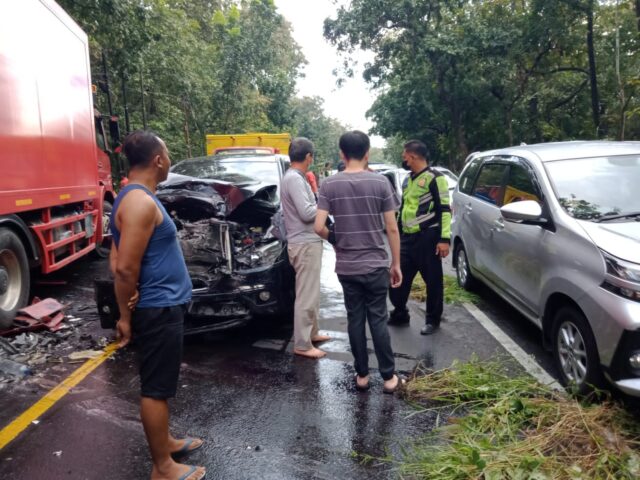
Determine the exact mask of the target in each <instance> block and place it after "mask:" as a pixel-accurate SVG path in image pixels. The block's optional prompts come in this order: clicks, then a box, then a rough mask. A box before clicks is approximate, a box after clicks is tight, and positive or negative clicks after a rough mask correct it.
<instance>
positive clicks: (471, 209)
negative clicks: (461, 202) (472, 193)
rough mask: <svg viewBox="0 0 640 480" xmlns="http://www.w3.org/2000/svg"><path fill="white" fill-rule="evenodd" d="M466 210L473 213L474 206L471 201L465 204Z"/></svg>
mask: <svg viewBox="0 0 640 480" xmlns="http://www.w3.org/2000/svg"><path fill="white" fill-rule="evenodd" d="M464 210H465V212H468V213H471V212H472V211H473V207H472V206H471V204H470V203H467V204H466V205H465V206H464Z"/></svg>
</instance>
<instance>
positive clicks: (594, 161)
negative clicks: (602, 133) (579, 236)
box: [545, 155, 640, 221]
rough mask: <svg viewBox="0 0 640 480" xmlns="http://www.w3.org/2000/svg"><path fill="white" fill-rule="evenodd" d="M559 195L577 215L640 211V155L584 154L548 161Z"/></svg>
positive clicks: (582, 217) (583, 217) (597, 217)
mask: <svg viewBox="0 0 640 480" xmlns="http://www.w3.org/2000/svg"><path fill="white" fill-rule="evenodd" d="M545 168H546V170H547V173H548V175H549V178H550V179H551V182H552V183H553V186H554V189H555V193H556V197H557V198H558V201H559V202H560V204H561V205H562V207H563V208H564V209H565V210H566V211H567V213H569V215H571V216H572V217H574V218H577V219H580V220H593V221H599V220H600V221H602V220H604V219H606V218H607V217H611V218H612V219H613V218H614V217H615V218H618V219H619V220H621V221H624V220H625V215H627V214H628V215H632V214H636V215H637V213H638V212H639V211H640V195H638V185H640V156H639V155H625V156H616V157H598V158H582V159H576V160H558V161H553V162H547V163H545Z"/></svg>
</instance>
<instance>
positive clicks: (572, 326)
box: [553, 306, 603, 396]
mask: <svg viewBox="0 0 640 480" xmlns="http://www.w3.org/2000/svg"><path fill="white" fill-rule="evenodd" d="M553 352H554V358H555V362H556V368H557V370H558V372H559V373H560V381H561V383H562V384H563V385H564V386H566V387H570V388H571V389H573V390H574V391H575V393H576V394H578V395H581V396H582V395H588V394H589V393H592V392H593V391H594V390H597V389H600V388H602V386H603V377H602V371H601V369H600V360H599V356H598V348H597V346H596V341H595V338H594V336H593V332H591V328H590V327H589V324H588V322H587V320H586V318H585V317H584V315H583V314H582V312H580V311H579V310H578V309H576V308H575V307H570V306H567V307H562V308H560V309H559V310H558V311H557V312H556V314H555V317H554V329H553Z"/></svg>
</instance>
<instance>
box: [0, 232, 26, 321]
mask: <svg viewBox="0 0 640 480" xmlns="http://www.w3.org/2000/svg"><path fill="white" fill-rule="evenodd" d="M28 297H29V261H28V259H27V252H26V251H25V249H24V246H23V245H22V242H21V241H20V238H18V236H17V235H16V234H15V233H13V232H12V231H11V230H8V229H6V228H0V328H9V327H10V326H11V325H12V324H13V319H14V318H15V315H16V312H17V311H18V310H19V309H20V308H22V307H24V306H25V305H26V304H27V300H28Z"/></svg>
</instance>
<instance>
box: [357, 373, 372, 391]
mask: <svg viewBox="0 0 640 480" xmlns="http://www.w3.org/2000/svg"><path fill="white" fill-rule="evenodd" d="M360 378H362V377H360ZM353 380H354V383H355V385H356V390H358V391H359V392H366V391H367V390H369V387H370V385H369V382H367V385H366V386H365V387H363V386H361V385H358V374H357V373H356V375H355V376H354V377H353Z"/></svg>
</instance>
